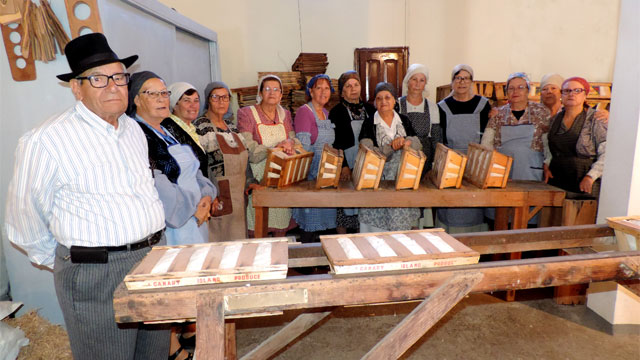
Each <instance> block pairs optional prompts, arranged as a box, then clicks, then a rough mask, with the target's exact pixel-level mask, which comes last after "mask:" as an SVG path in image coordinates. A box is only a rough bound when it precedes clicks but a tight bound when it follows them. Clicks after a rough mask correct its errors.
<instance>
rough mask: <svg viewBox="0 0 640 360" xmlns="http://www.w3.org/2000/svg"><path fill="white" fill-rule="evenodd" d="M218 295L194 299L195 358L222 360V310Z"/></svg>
mask: <svg viewBox="0 0 640 360" xmlns="http://www.w3.org/2000/svg"><path fill="white" fill-rule="evenodd" d="M223 306H224V305H223V298H222V295H220V294H211V293H204V294H198V295H197V297H196V323H197V324H198V325H197V327H196V358H198V359H211V360H224V349H225V338H224V328H225V325H224V308H223Z"/></svg>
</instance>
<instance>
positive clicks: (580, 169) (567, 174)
mask: <svg viewBox="0 0 640 360" xmlns="http://www.w3.org/2000/svg"><path fill="white" fill-rule="evenodd" d="M563 117H564V111H562V112H560V113H559V114H558V115H556V117H555V118H554V120H553V124H551V129H550V130H549V135H548V137H549V150H551V155H553V158H552V159H551V164H549V170H551V174H552V175H553V178H551V179H549V184H550V185H553V186H556V187H559V188H561V189H563V190H565V191H568V192H570V193H571V194H567V198H572V199H575V198H588V199H593V198H595V199H597V198H598V196H599V195H600V179H598V180H596V181H594V183H593V188H592V190H591V194H587V193H584V192H582V191H580V182H581V181H582V179H583V178H584V177H585V176H586V175H587V173H588V172H589V170H591V166H592V165H593V163H594V162H595V161H596V159H595V157H585V156H581V155H578V153H577V152H576V144H577V142H578V138H579V137H580V132H581V131H582V127H583V126H584V122H585V119H586V118H587V116H586V112H584V111H583V112H582V113H581V114H580V115H578V116H577V117H576V119H575V120H574V121H573V124H571V128H570V129H568V130H567V131H566V132H564V133H559V132H560V128H561V125H562V119H563Z"/></svg>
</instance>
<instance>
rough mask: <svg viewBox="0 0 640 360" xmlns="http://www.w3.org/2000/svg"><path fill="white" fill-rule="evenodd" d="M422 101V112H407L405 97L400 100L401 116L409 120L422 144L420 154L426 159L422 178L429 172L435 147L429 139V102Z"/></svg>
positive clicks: (430, 138) (431, 139)
mask: <svg viewBox="0 0 640 360" xmlns="http://www.w3.org/2000/svg"><path fill="white" fill-rule="evenodd" d="M423 101H424V111H423V112H421V113H418V112H408V111H407V97H406V96H403V97H401V98H400V113H401V114H402V115H406V116H407V117H408V118H409V122H410V123H411V126H412V127H413V130H414V131H415V132H416V135H418V138H419V139H420V143H421V144H422V152H423V153H424V154H425V156H426V157H427V161H425V163H424V167H423V168H422V177H423V178H424V175H425V174H426V173H427V172H428V171H429V170H431V165H432V164H433V157H434V155H435V149H436V145H435V144H434V143H433V138H432V137H431V117H430V116H429V102H427V100H423ZM425 124H426V126H425Z"/></svg>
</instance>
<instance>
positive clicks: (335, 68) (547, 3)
mask: <svg viewBox="0 0 640 360" xmlns="http://www.w3.org/2000/svg"><path fill="white" fill-rule="evenodd" d="M160 1H161V2H162V3H165V4H166V5H168V6H170V7H173V8H175V9H176V10H177V11H178V12H180V13H182V14H184V15H186V16H188V17H190V18H192V19H194V20H195V21H197V22H199V23H201V24H203V25H205V26H208V27H210V28H211V29H214V30H216V31H217V33H218V36H219V44H220V55H221V56H220V57H221V66H222V79H223V80H224V81H225V82H227V83H228V84H229V86H231V87H243V86H252V85H255V83H256V81H257V72H258V71H290V70H291V65H292V64H293V62H294V61H295V59H296V57H297V56H298V54H299V53H300V52H326V53H327V54H328V57H329V68H328V69H327V73H328V74H329V75H330V76H331V77H334V78H337V77H338V76H339V75H340V74H341V73H342V72H343V71H346V70H348V69H352V68H353V51H354V49H355V48H358V47H379V46H409V48H410V62H421V63H424V64H425V65H427V66H428V67H429V69H430V71H431V80H430V83H429V85H428V87H429V89H430V90H431V94H432V95H431V97H432V98H434V99H435V88H436V87H437V86H438V85H442V84H445V83H448V82H449V80H450V73H451V69H452V68H453V66H454V65H456V64H458V63H461V62H464V63H468V64H470V65H471V66H472V67H473V68H474V70H475V73H476V79H478V80H500V81H504V80H506V78H507V76H508V75H509V74H510V73H511V72H514V71H526V72H527V73H529V74H530V75H531V77H532V80H533V81H539V80H540V78H541V77H542V75H544V74H546V73H549V72H558V73H560V74H561V75H564V76H567V77H568V76H572V75H580V76H584V77H586V78H587V79H588V80H590V81H611V80H612V77H613V66H614V59H615V51H616V38H617V30H618V12H619V7H620V2H619V1H617V0H608V1H600V0H562V1H560V0H369V1H367V0H348V1H345V0H322V1H319V0H299V1H297V0H272V1H262V0H234V1H198V0H160ZM298 10H299V12H298ZM298 15H300V16H298ZM298 19H300V21H298ZM301 40H302V45H301Z"/></svg>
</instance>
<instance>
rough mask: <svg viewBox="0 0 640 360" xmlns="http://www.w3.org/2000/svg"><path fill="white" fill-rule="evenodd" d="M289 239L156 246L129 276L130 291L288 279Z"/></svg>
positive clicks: (126, 281)
mask: <svg viewBox="0 0 640 360" xmlns="http://www.w3.org/2000/svg"><path fill="white" fill-rule="evenodd" d="M288 251H289V250H288V239H287V238H271V239H256V240H243V241H228V242H219V243H207V244H194V245H180V246H154V247H153V248H152V249H151V251H150V252H149V253H148V254H147V256H145V258H144V259H142V261H141V262H140V263H139V264H138V265H137V266H136V267H134V268H133V270H131V272H130V273H129V274H128V275H127V276H125V278H124V283H125V285H126V286H127V289H129V290H142V289H154V288H165V287H177V286H190V285H206V284H214V283H225V282H237V281H260V280H273V279H284V278H286V277H287V269H288V261H289V253H288Z"/></svg>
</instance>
